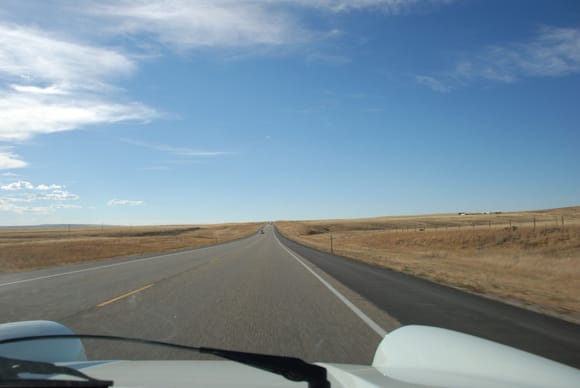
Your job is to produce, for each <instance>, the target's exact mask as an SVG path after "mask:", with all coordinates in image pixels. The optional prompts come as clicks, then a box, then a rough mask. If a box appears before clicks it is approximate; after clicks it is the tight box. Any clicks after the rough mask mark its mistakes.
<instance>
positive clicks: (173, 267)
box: [0, 225, 580, 367]
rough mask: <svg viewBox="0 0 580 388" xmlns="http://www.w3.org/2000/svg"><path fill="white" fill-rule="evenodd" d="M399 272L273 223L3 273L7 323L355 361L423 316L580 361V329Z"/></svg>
mask: <svg viewBox="0 0 580 388" xmlns="http://www.w3.org/2000/svg"><path fill="white" fill-rule="evenodd" d="M284 244H286V245H287V246H288V247H286V246H285V245H284ZM289 248H290V249H289ZM330 263H332V264H330ZM319 266H320V267H319ZM393 274H394V273H392V272H390V271H385V270H382V269H379V268H376V267H371V266H366V265H364V264H360V263H356V262H354V261H352V260H348V259H344V258H337V257H330V256H329V255H326V254H323V253H320V252H317V251H314V250H310V249H308V248H305V247H302V246H299V245H297V244H295V243H292V242H288V241H286V240H285V239H283V238H282V237H281V236H278V235H277V234H276V233H275V230H274V228H273V226H271V225H268V226H266V227H265V233H264V234H256V235H253V236H251V237H249V238H246V239H243V240H239V241H234V242H230V243H226V244H221V245H217V246H213V247H206V248H200V249H194V250H191V251H184V252H177V253H170V254H165V255H155V256H149V257H141V258H129V259H122V260H119V259H117V260H108V261H99V262H96V263H83V264H78V265H68V266H63V267H58V268H51V269H46V270H39V271H31V272H23V273H18V274H6V275H0V311H2V314H1V316H0V321H1V322H9V321H17V320H30V319H48V320H55V321H58V322H61V323H64V324H65V325H67V326H69V327H71V328H72V329H73V330H75V331H76V332H78V333H87V334H88V333H91V334H107V335H119V336H131V337H141V338H147V339H153V340H162V341H168V342H174V343H181V344H189V345H203V346H211V347H220V348H227V349H234V350H244V351H251V352H262V353H270V354H284V355H290V356H296V357H301V358H303V359H305V360H307V361H325V362H341V363H357V364H369V363H370V362H371V361H372V357H373V354H374V351H375V349H376V347H377V345H378V344H379V342H380V340H381V338H382V336H383V335H384V334H385V333H386V332H388V331H390V330H393V329H394V328H396V327H397V326H398V325H399V324H400V323H399V322H401V323H403V324H409V323H422V324H434V325H437V326H442V327H449V328H455V329H460V330H462V331H465V332H472V333H475V334H479V335H483V336H484V337H488V338H490V337H493V335H494V333H502V334H501V335H499V337H500V338H499V340H503V341H501V342H504V343H506V342H508V343H509V342H510V340H511V339H512V338H513V342H515V343H512V345H516V346H518V347H520V348H524V349H526V348H527V349H529V350H533V351H534V352H535V353H539V354H542V355H544V356H547V357H549V358H552V359H556V360H559V361H562V362H566V363H568V364H571V365H574V366H576V367H579V366H580V361H579V360H578V354H580V340H579V335H580V332H579V330H578V326H576V325H572V324H567V323H566V322H562V321H559V320H553V319H548V322H547V323H546V322H545V320H546V319H547V318H546V317H544V316H542V315H539V314H532V315H523V316H518V315H517V314H516V315H511V314H512V313H510V312H509V311H511V309H515V308H513V307H510V306H507V310H506V306H505V305H503V304H501V303H495V304H491V305H486V304H485V303H484V304H481V303H479V302H474V301H473V300H472V299H470V298H473V296H471V295H467V294H464V293H462V292H459V291H456V290H452V289H449V288H446V287H441V286H437V285H434V284H432V283H429V282H425V281H421V280H417V279H415V278H411V277H406V276H404V275H400V274H395V275H393ZM401 276H402V277H401ZM479 299H481V298H479ZM516 310H520V309H516ZM522 311H523V310H522ZM525 313H527V312H525ZM530 314H531V313H530ZM482 317H483V318H482ZM482 319H483V320H482Z"/></svg>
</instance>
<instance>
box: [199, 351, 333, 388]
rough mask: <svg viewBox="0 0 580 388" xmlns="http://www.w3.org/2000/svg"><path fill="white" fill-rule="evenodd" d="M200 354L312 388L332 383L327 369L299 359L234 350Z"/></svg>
mask: <svg viewBox="0 0 580 388" xmlns="http://www.w3.org/2000/svg"><path fill="white" fill-rule="evenodd" d="M199 352H200V353H206V354H213V355H215V356H219V357H222V358H227V359H228V360H232V361H237V362H239V363H242V364H245V365H249V366H253V367H255V368H258V369H262V370H266V371H268V372H272V373H275V374H277V375H280V376H284V377H286V378H287V379H288V380H291V381H306V382H308V387H310V388H328V387H330V383H329V382H328V380H327V379H326V369H325V368H323V367H321V366H318V365H314V364H309V363H307V362H304V361H302V360H301V359H299V358H294V357H285V356H271V355H265V354H256V353H246V352H234V351H232V350H222V349H212V348H204V347H201V348H199Z"/></svg>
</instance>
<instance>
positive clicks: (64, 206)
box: [50, 203, 82, 209]
mask: <svg viewBox="0 0 580 388" xmlns="http://www.w3.org/2000/svg"><path fill="white" fill-rule="evenodd" d="M50 207H51V209H81V208H82V206H80V205H71V204H67V203H56V204H52V205H50Z"/></svg>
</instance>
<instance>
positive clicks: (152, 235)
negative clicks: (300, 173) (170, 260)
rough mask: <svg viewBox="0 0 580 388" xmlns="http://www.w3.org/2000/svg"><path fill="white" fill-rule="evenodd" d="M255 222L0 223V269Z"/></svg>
mask: <svg viewBox="0 0 580 388" xmlns="http://www.w3.org/2000/svg"><path fill="white" fill-rule="evenodd" d="M260 226H261V224H258V223H246V224H223V225H201V226H193V225H187V226H184V225H176V226H131V227H129V226H104V227H100V226H98V227H97V226H94V227H71V228H69V227H53V228H0V273H6V272H16V271H24V270H31V269H37V268H46V267H51V266H55V265H62V264H68V263H79V262H85V261H94V260H98V259H105V258H114V257H124V256H130V255H142V254H147V253H155V252H165V251H171V250H177V249H183V248H193V247H199V246H203V245H209V244H215V243H219V242H224V241H228V240H235V239H238V238H241V237H244V236H247V235H249V234H251V233H254V232H256V231H257V230H258V228H259V227H260Z"/></svg>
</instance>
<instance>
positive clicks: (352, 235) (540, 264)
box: [276, 207, 580, 322]
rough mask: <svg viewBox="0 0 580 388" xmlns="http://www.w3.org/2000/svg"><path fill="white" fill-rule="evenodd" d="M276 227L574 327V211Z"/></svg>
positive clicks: (579, 221) (579, 299)
mask: <svg viewBox="0 0 580 388" xmlns="http://www.w3.org/2000/svg"><path fill="white" fill-rule="evenodd" d="M534 220H535V222H534ZM534 223H535V226H534ZM276 226H277V227H278V228H279V230H280V231H281V232H282V233H283V234H284V235H285V236H287V237H289V238H291V239H293V240H296V241H299V242H301V243H303V244H305V245H309V246H312V247H315V248H318V249H321V250H325V251H329V250H330V239H331V236H332V245H333V250H334V253H336V254H339V255H342V256H347V257H351V258H354V259H358V260H362V261H365V262H368V263H372V264H376V265H380V266H384V267H387V268H391V269H394V270H397V271H402V272H406V273H410V274H414V275H417V276H420V277H424V278H428V279H431V280H433V281H436V282H439V283H443V284H447V285H450V286H453V287H458V288H461V289H465V290H468V291H470V292H475V293H478V294H483V295H486V296H489V297H492V298H497V299H500V300H504V301H507V302H511V303H515V304H519V305H524V306H526V307H528V308H531V309H533V310H537V311H542V312H544V313H548V314H552V315H557V316H559V317H561V318H565V319H568V320H571V321H574V322H580V207H570V208H561V209H550V210H543V211H533V212H514V213H501V214H467V215H459V214H440V215H427V216H413V217H383V218H373V219H358V220H334V221H328V220H327V221H297V222H277V223H276Z"/></svg>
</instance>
